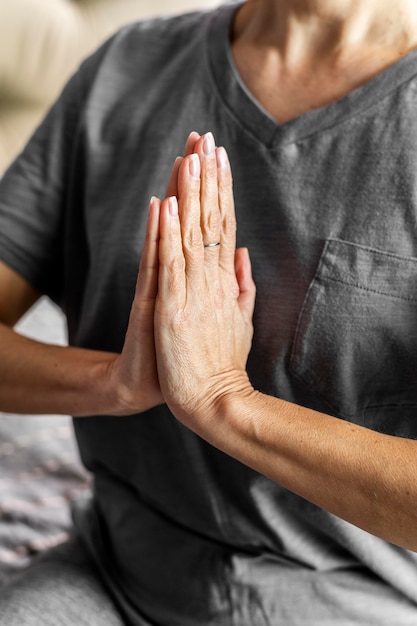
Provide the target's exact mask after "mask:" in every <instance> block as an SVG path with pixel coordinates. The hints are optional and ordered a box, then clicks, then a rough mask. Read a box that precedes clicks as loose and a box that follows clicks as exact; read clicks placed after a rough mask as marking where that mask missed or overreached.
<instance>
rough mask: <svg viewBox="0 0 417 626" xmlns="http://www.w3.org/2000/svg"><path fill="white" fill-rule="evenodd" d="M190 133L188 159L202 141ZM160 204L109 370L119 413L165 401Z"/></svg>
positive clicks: (171, 188)
mask: <svg viewBox="0 0 417 626" xmlns="http://www.w3.org/2000/svg"><path fill="white" fill-rule="evenodd" d="M199 137H200V136H199V135H198V133H195V132H194V133H191V134H190V136H189V137H188V140H187V143H186V146H185V156H187V155H189V154H191V153H192V152H193V150H194V147H195V144H196V142H197V140H198V139H199ZM183 160H184V158H183V157H177V159H176V160H175V163H174V166H173V168H172V172H171V176H170V179H169V182H168V186H167V191H166V193H167V195H170V196H176V195H177V193H178V190H177V179H178V171H179V168H180V166H181V164H182V162H183ZM160 207H161V201H160V200H159V199H158V198H155V197H154V198H152V199H151V201H150V204H149V217H148V224H147V230H146V236H145V243H144V248H143V252H142V257H141V261H140V266H139V274H138V279H137V283H136V290H135V297H134V300H133V304H132V308H131V311H130V317H129V324H128V328H127V332H126V338H125V342H124V346H123V350H122V353H121V354H120V355H118V356H117V357H116V358H115V360H114V361H113V362H112V363H111V365H110V367H109V385H110V388H111V389H114V390H115V394H116V397H117V401H116V405H117V406H118V407H120V409H119V410H118V411H117V412H118V414H132V413H138V412H142V411H145V410H147V409H150V408H152V407H154V406H157V405H158V404H161V403H162V402H163V397H162V393H161V389H160V386H159V380H158V371H157V366H156V355H155V342H154V310H155V299H156V294H157V289H158V264H159V259H158V244H159V213H160Z"/></svg>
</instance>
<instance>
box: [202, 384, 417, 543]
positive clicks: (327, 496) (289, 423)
mask: <svg viewBox="0 0 417 626" xmlns="http://www.w3.org/2000/svg"><path fill="white" fill-rule="evenodd" d="M215 406H216V409H215V411H214V412H213V411H212V412H211V413H209V415H210V417H209V419H208V420H207V418H206V419H205V420H203V418H201V419H199V418H198V417H197V419H195V421H194V423H197V422H198V424H199V426H198V428H196V430H198V432H199V434H200V435H201V436H203V437H204V438H206V439H207V440H209V441H210V442H211V443H213V445H215V446H217V447H218V448H220V449H222V450H223V451H224V452H226V453H228V454H230V455H231V456H233V457H235V458H237V459H239V460H240V461H241V462H243V463H245V464H246V465H249V466H250V467H252V468H253V469H255V470H257V471H259V472H260V473H262V474H264V475H266V476H268V477H269V478H271V479H272V480H274V481H276V482H277V483H279V484H281V485H283V486H284V487H286V488H288V489H290V490H291V491H294V492H295V493H297V494H298V495H300V496H302V497H304V498H306V499H308V500H310V501H312V502H314V503H315V504H317V505H318V506H320V507H322V508H324V509H326V510H328V511H330V512H332V513H334V514H335V515H337V516H339V517H341V518H343V519H345V520H347V521H348V522H351V523H353V524H355V525H356V526H359V527H361V528H363V529H364V530H366V531H368V532H370V533H372V534H375V535H377V536H379V537H382V538H383V539H386V540H387V541H390V542H393V543H396V544H398V545H401V546H403V547H406V548H409V549H411V550H415V551H417V471H416V470H417V460H416V459H417V442H416V441H412V440H408V439H402V438H398V437H391V436H387V435H383V434H380V433H377V432H374V431H371V430H368V429H366V428H363V427H360V426H357V425H355V424H351V423H348V422H345V421H343V420H340V419H337V418H333V417H329V416H327V415H324V414H321V413H318V412H315V411H312V410H309V409H306V408H302V407H299V406H296V405H294V404H291V403H287V402H284V401H282V400H279V399H277V398H272V397H268V396H265V395H263V394H260V393H257V392H254V391H253V390H251V389H249V388H248V387H246V388H244V387H242V392H241V393H230V394H225V395H223V396H222V397H221V399H220V400H219V401H218V402H217V403H216V405H215ZM206 415H207V413H206Z"/></svg>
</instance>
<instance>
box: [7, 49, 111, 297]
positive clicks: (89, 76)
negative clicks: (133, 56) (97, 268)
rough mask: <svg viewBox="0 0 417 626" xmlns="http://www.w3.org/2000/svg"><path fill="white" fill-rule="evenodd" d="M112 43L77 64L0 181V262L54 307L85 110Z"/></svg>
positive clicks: (58, 293) (60, 289)
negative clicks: (66, 216)
mask: <svg viewBox="0 0 417 626" xmlns="http://www.w3.org/2000/svg"><path fill="white" fill-rule="evenodd" d="M112 39H113V38H111V39H109V41H107V42H106V43H105V44H104V45H103V46H102V47H101V48H100V49H99V50H98V51H97V52H96V53H95V54H93V55H92V56H91V57H90V58H89V59H87V60H86V61H85V62H84V63H83V64H82V65H81V67H80V69H79V70H78V72H77V73H76V74H75V75H74V76H73V77H72V78H71V79H70V81H69V82H68V83H67V85H66V86H65V88H64V90H63V92H62V93H61V95H60V97H59V98H58V100H57V101H56V103H55V104H54V105H53V106H52V108H51V109H50V111H49V112H48V114H47V115H46V117H45V119H44V120H43V122H42V123H41V124H40V126H39V127H38V128H37V129H36V131H35V132H34V134H33V136H32V137H31V139H30V140H29V142H28V144H27V145H26V147H25V149H24V150H23V152H22V153H21V154H20V155H19V156H18V157H17V159H16V160H15V161H14V163H13V164H12V165H11V166H10V167H9V169H8V170H7V171H6V173H5V175H4V177H3V178H2V180H1V181H0V260H2V261H4V262H5V263H6V264H7V265H9V266H10V267H12V268H13V269H14V270H15V271H17V272H18V273H19V274H20V275H22V276H23V277H24V278H25V279H26V280H27V281H28V282H29V283H30V284H32V285H33V286H34V287H36V288H37V289H38V290H39V291H40V292H41V293H43V294H46V295H48V296H49V297H51V298H52V299H53V300H54V301H55V302H57V303H58V304H61V303H62V298H63V289H64V283H65V280H64V271H65V268H64V258H65V256H64V255H65V245H66V236H67V235H66V233H65V221H66V220H65V212H66V211H67V210H68V197H69V195H70V194H71V193H72V194H73V190H72V189H71V185H70V181H73V173H74V168H77V167H78V161H77V149H78V148H77V146H79V143H80V134H81V128H82V119H83V114H84V109H85V106H86V102H87V101H88V95H89V92H90V90H91V88H92V85H93V84H94V78H95V77H96V75H97V73H98V72H99V68H100V66H101V64H102V61H103V57H104V56H105V55H106V51H107V49H108V48H109V47H110V46H111V43H112ZM71 184H72V183H71Z"/></svg>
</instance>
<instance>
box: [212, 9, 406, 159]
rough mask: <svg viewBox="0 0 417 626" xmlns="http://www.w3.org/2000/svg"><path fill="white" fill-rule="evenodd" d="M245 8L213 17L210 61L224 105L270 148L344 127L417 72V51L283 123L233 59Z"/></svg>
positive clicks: (217, 13) (222, 10) (215, 14)
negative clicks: (233, 38)
mask: <svg viewBox="0 0 417 626" xmlns="http://www.w3.org/2000/svg"><path fill="white" fill-rule="evenodd" d="M241 4H242V3H235V2H233V3H231V4H227V5H225V6H222V7H221V8H220V9H218V10H217V11H216V12H215V13H214V14H213V19H212V22H211V24H210V27H209V29H208V31H207V35H208V36H207V47H208V56H209V62H210V66H211V72H212V76H213V79H214V82H215V84H216V87H217V90H218V93H219V96H220V98H221V99H222V100H223V103H224V105H225V106H226V107H227V108H228V109H229V111H230V112H231V114H232V115H233V116H235V117H236V118H237V119H238V120H239V122H240V123H241V124H242V125H243V126H244V127H245V128H246V129H247V130H248V131H249V132H251V133H252V134H253V135H254V136H255V137H256V138H257V139H258V140H259V141H261V142H262V143H263V144H265V145H266V146H267V147H268V148H274V147H275V146H277V145H279V144H280V145H282V144H288V143H293V142H296V141H299V140H301V139H304V138H306V137H308V136H310V135H313V134H315V133H318V132H321V131H323V130H325V129H327V128H331V127H332V126H335V125H337V124H340V123H342V122H344V121H345V120H346V119H348V118H349V117H352V116H353V115H356V114H358V113H359V112H360V111H364V110H366V109H368V108H370V107H372V106H374V105H377V104H378V103H379V102H381V100H382V99H383V98H384V97H386V96H387V95H389V93H391V92H392V91H394V90H395V89H397V87H398V86H399V85H401V84H402V83H404V82H406V81H407V80H409V79H410V78H412V77H413V76H414V75H415V74H416V73H417V50H413V51H412V52H410V53H408V54H407V55H406V56H404V57H403V58H401V59H400V60H399V61H397V62H396V63H394V64H393V65H391V66H389V67H388V68H387V69H385V70H383V71H382V72H380V73H379V74H377V75H376V76H375V77H374V78H372V79H371V80H369V81H368V82H367V83H365V84H363V85H361V86H360V87H357V88H356V89H354V90H353V91H351V92H350V93H349V94H347V95H346V96H344V97H343V98H341V99H340V100H337V101H336V102H334V103H332V104H329V105H326V106H324V107H320V108H318V109H314V110H312V111H308V112H307V113H303V114H302V115H300V116H298V117H295V118H293V119H291V120H289V121H288V122H285V123H283V124H280V123H278V122H277V121H276V120H275V119H274V118H273V117H272V116H271V115H270V114H269V113H268V112H267V111H266V110H265V109H264V107H263V106H262V105H261V104H260V103H259V102H258V101H257V100H256V98H255V97H254V96H253V95H252V93H251V92H250V91H249V89H248V88H247V87H246V85H245V83H244V82H243V80H242V78H241V76H240V74H239V71H238V69H237V67H236V65H235V63H234V60H233V57H232V53H231V45H230V34H231V25H232V20H233V17H234V15H235V13H236V11H237V10H238V9H239V7H240V6H241Z"/></svg>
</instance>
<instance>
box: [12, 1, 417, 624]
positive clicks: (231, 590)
mask: <svg viewBox="0 0 417 626" xmlns="http://www.w3.org/2000/svg"><path fill="white" fill-rule="evenodd" d="M235 8H236V5H234V4H231V5H227V6H224V7H221V8H220V9H218V10H216V11H215V12H213V13H197V14H192V15H188V16H185V17H184V16H183V17H177V18H171V19H168V20H167V19H162V20H161V19H159V20H154V21H150V22H144V23H141V24H134V25H131V26H129V27H128V28H125V29H124V30H123V31H121V32H120V33H119V34H118V35H116V37H114V38H113V39H112V40H111V41H109V42H108V43H107V44H106V45H105V46H104V47H103V48H102V49H101V50H100V51H99V52H98V53H97V54H95V56H94V57H92V58H91V59H90V60H88V61H87V62H86V63H85V64H84V65H83V67H82V68H81V70H80V72H79V73H78V74H77V75H76V76H75V78H74V79H73V80H72V81H71V83H70V84H69V86H68V87H67V88H66V90H65V92H64V94H63V96H62V97H61V99H60V101H59V102H58V103H57V105H56V106H55V107H54V108H53V110H52V111H51V113H50V115H49V116H48V118H47V119H46V121H45V122H44V124H43V125H42V127H41V128H40V129H39V131H38V132H37V133H36V135H35V137H34V138H33V140H32V141H31V143H30V145H29V146H28V148H27V150H26V151H25V153H24V154H23V155H22V157H21V158H20V159H19V160H18V161H17V163H16V164H15V165H14V166H13V167H12V168H11V170H10V171H9V172H8V174H7V176H6V177H5V179H4V180H3V182H2V185H1V187H0V255H1V258H2V259H3V260H4V261H6V263H8V264H10V265H11V266H12V267H14V268H15V269H16V270H17V271H18V272H20V273H21V274H22V275H24V276H25V277H26V278H27V279H28V280H29V281H31V282H32V283H33V284H34V285H36V286H37V287H38V288H40V289H41V290H42V291H44V292H45V293H47V294H48V295H50V296H51V297H52V298H53V299H55V300H56V301H57V302H58V303H59V304H60V305H61V306H62V308H63V309H64V311H65V312H66V314H67V316H68V321H69V336H70V342H71V344H73V345H77V346H84V347H87V348H96V349H104V350H115V351H119V350H121V348H122V345H123V340H124V334H125V330H126V327H127V323H128V316H129V310H130V306H131V302H132V298H133V293H134V286H135V281H136V275H137V267H138V263H139V258H140V254H141V249H142V244H143V238H144V233H145V227H146V219H147V205H148V200H149V198H150V197H151V196H152V195H158V196H164V190H165V185H166V182H167V180H168V178H169V173H170V169H171V165H172V162H173V160H174V158H175V156H176V155H177V154H180V153H181V152H182V150H183V146H184V143H185V140H186V137H187V135H188V133H189V132H190V131H192V130H197V131H198V132H200V133H204V132H206V131H209V130H211V131H213V132H214V135H215V138H216V142H217V144H218V145H224V146H225V147H226V149H227V150H228V153H229V156H230V160H231V163H232V169H233V173H234V190H235V199H236V210H237V220H238V245H239V246H242V245H244V246H247V247H248V248H249V250H250V254H251V259H252V265H253V272H254V278H255V282H256V284H257V301H256V309H255V317H254V323H255V335H254V343H253V348H252V351H251V354H250V357H249V364H248V369H249V375H250V377H251V380H252V383H253V385H254V386H255V388H256V389H258V390H260V391H262V392H264V393H266V394H270V395H274V396H278V397H280V398H283V399H286V400H289V401H293V402H296V403H298V404H302V405H305V406H308V407H311V408H314V409H317V410H320V411H323V412H326V413H329V414H331V415H334V416H337V417H339V418H342V419H346V420H350V421H352V422H355V423H358V424H361V425H363V426H366V427H370V428H373V429H376V430H379V431H381V432H386V433H391V434H395V435H398V436H406V437H415V436H416V434H417V422H416V420H417V386H416V385H415V372H416V371H417V296H416V286H417V278H416V277H417V272H416V270H417V228H416V202H417V198H416V189H417V158H416V156H417V147H416V146H417V116H416V110H417V109H416V105H417V77H416V72H417V53H416V52H413V53H411V54H409V55H408V56H406V57H404V58H403V59H402V60H400V61H399V62H398V63H396V64H395V65H393V66H391V67H390V68H388V69H387V70H385V71H384V72H383V73H381V74H380V75H378V76H377V77H375V78H374V79H373V80H371V81H370V82H369V83H367V84H365V85H364V86H362V87H360V88H358V89H356V90H355V91H353V92H352V93H351V94H350V95H348V96H346V97H345V98H343V99H342V100H340V101H338V102H336V103H334V104H332V105H330V106H327V107H324V108H321V109H318V110H315V111H312V112H309V113H306V114H305V115H302V116H301V117H299V118H297V119H293V120H291V121H289V122H287V123H285V124H278V123H277V122H276V121H275V120H273V119H272V118H271V117H270V116H269V115H268V114H267V113H266V112H265V111H264V110H263V109H262V107H261V106H260V105H259V104H258V103H257V102H256V101H255V100H254V99H253V97H252V96H251V94H250V93H248V91H247V89H246V88H245V86H244V85H243V83H242V81H241V79H240V77H239V75H238V73H237V71H236V69H235V67H234V65H233V61H232V58H231V55H230V44H229V28H230V22H231V19H232V16H233V12H234V11H235ZM196 349H197V347H196ZM254 417H255V419H256V416H254ZM279 418H280V416H279V414H277V415H276V419H277V420H279ZM75 430H76V435H77V439H78V443H79V446H80V451H81V455H82V459H83V461H84V463H85V465H86V466H87V467H88V469H89V470H91V471H92V472H93V473H94V474H95V491H94V499H93V501H92V502H91V503H83V504H82V505H81V504H80V506H79V507H78V509H77V511H76V513H75V520H76V524H77V526H78V528H79V530H80V532H81V533H82V535H83V537H84V541H85V542H86V545H88V547H89V549H90V551H91V553H92V554H93V555H94V558H95V559H96V561H97V563H98V564H99V566H100V569H101V571H102V573H103V576H104V577H105V579H106V581H107V583H108V584H109V585H110V587H111V588H112V590H113V594H114V597H115V598H116V599H117V602H118V603H119V605H120V606H121V607H122V608H123V610H124V612H125V615H127V616H128V619H129V621H130V622H131V623H132V624H134V625H141V626H143V624H153V625H158V626H168V625H169V626H174V625H175V626H278V625H281V624H284V625H288V624H291V626H305V625H308V626H325V625H328V626H334V624H338V626H351V625H352V624H363V625H366V626H388V625H389V626H392V624H396V626H411V625H413V626H415V624H416V623H417V556H416V554H414V553H411V552H407V551H406V550H403V549H400V548H397V547H394V546H392V545H390V544H388V543H385V542H384V541H382V540H380V539H378V538H375V537H372V536H371V535H369V534H367V533H366V532H363V531H361V530H359V529H357V528H355V527H353V526H351V525H350V524H348V523H346V522H343V521H341V520H339V519H337V518H336V517H334V516H333V515H330V514H328V513H327V512H325V511H323V510H321V509H319V508H318V507H316V506H314V505H312V504H310V503H308V502H307V501H305V500H303V499H301V498H299V497H298V496H296V495H294V494H292V493H290V492H288V491H287V490H285V489H283V488H281V487H280V486H279V485H277V484H274V483H273V482H271V481H270V480H268V479H266V478H265V477H263V476H261V475H259V474H257V473H256V472H254V471H252V470H251V469H248V468H247V467H245V466H243V465H242V464H240V463H238V462H237V461H235V460H233V459H231V458H229V457H228V456H226V455H225V454H223V453H221V452H219V451H218V450H216V449H214V448H213V447H211V446H210V445H208V444H207V443H205V442H204V441H203V440H201V439H200V438H199V437H197V436H196V435H194V434H193V433H192V432H190V431H189V430H188V429H186V428H185V427H184V426H182V425H181V424H179V423H177V421H176V420H175V419H174V418H173V416H172V415H171V414H170V412H169V411H168V409H167V408H166V406H161V407H158V408H156V409H154V410H152V411H149V412H147V413H146V414H141V415H138V416H131V417H123V418H120V417H118V418H116V417H103V416H94V417H91V418H85V419H84V418H83V419H77V420H75ZM369 454H370V455H372V454H376V452H374V451H373V450H370V451H369ZM329 472H331V468H329Z"/></svg>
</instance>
